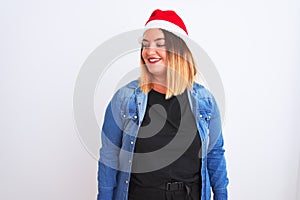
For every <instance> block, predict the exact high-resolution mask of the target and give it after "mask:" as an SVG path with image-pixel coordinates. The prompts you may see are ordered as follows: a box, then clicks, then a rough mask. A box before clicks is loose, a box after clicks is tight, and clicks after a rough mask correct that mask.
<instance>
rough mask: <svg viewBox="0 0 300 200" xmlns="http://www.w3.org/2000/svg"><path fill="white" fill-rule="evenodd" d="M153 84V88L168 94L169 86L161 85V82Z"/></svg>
mask: <svg viewBox="0 0 300 200" xmlns="http://www.w3.org/2000/svg"><path fill="white" fill-rule="evenodd" d="M152 86H153V88H152V89H153V90H155V91H157V92H159V93H162V94H166V92H167V87H166V86H164V85H161V84H159V83H152Z"/></svg>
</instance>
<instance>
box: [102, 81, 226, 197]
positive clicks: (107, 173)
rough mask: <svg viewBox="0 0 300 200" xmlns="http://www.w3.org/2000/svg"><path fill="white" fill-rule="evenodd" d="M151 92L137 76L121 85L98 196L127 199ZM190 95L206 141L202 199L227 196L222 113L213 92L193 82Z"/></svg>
mask: <svg viewBox="0 0 300 200" xmlns="http://www.w3.org/2000/svg"><path fill="white" fill-rule="evenodd" d="M147 98H148V95H147V94H144V93H143V92H142V91H141V88H140V87H139V86H138V81H137V80H134V81H132V82H130V83H128V84H127V85H125V86H124V87H122V88H120V89H119V90H118V91H117V92H116V93H115V94H114V96H113V98H112V99H111V101H110V103H109V104H108V106H107V108H106V112H105V118H104V123H103V127H102V132H101V142H102V147H101V148H100V159H99V162H98V196H97V199H98V200H127V199H128V189H129V181H130V172H131V161H132V159H133V152H134V145H135V142H136V137H137V133H138V129H139V127H140V125H141V123H142V121H143V118H144V115H145V111H146V105H147ZM188 99H189V102H190V106H191V109H192V112H193V114H194V116H195V119H196V123H197V128H198V131H199V134H200V138H201V141H202V157H201V159H202V167H201V170H200V171H201V177H202V189H201V200H209V199H210V198H211V189H212V191H213V194H214V195H213V199H214V200H227V185H228V178H227V170H226V162H225V158H224V149H223V136H222V127H221V119H220V113H219V109H218V106H217V103H216V101H215V98H214V97H213V95H212V94H211V93H210V92H209V91H208V90H207V89H206V88H205V87H204V86H202V85H200V84H198V83H194V84H193V88H192V89H191V90H188Z"/></svg>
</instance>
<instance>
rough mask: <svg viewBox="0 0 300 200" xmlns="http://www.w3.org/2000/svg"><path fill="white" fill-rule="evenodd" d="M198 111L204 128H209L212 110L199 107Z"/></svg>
mask: <svg viewBox="0 0 300 200" xmlns="http://www.w3.org/2000/svg"><path fill="white" fill-rule="evenodd" d="M197 113H198V117H199V119H200V124H201V125H202V126H203V128H204V129H208V127H209V123H210V120H211V116H212V114H211V111H209V110H204V109H199V110H198V112H197Z"/></svg>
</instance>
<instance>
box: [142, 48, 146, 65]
mask: <svg viewBox="0 0 300 200" xmlns="http://www.w3.org/2000/svg"><path fill="white" fill-rule="evenodd" d="M142 58H143V59H144V61H145V62H146V59H145V58H146V53H145V51H142Z"/></svg>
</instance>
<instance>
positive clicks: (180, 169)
mask: <svg viewBox="0 0 300 200" xmlns="http://www.w3.org/2000/svg"><path fill="white" fill-rule="evenodd" d="M166 145H167V147H168V148H165V149H164V147H166ZM162 148H163V149H162ZM200 149H201V140H200V136H199V133H198V130H197V126H196V121H195V118H194V115H193V113H192V111H191V108H190V104H189V100H188V96H187V91H186V90H185V92H184V93H182V94H181V95H177V96H173V97H171V98H170V99H167V100H166V99H165V94H161V93H159V92H157V91H155V90H151V91H150V92H149V93H148V102H147V108H146V112H145V117H144V120H143V122H142V124H141V127H140V129H139V132H138V137H137V140H136V144H135V149H134V152H135V153H149V152H155V151H159V152H158V153H157V152H156V153H157V154H155V155H156V156H151V159H149V160H147V159H146V160H145V159H143V161H142V162H141V161H139V160H138V157H137V156H134V157H133V162H132V170H131V171H132V172H131V181H130V184H137V185H141V186H144V187H147V186H155V185H160V184H162V183H164V182H170V181H183V182H186V183H194V182H199V181H200V176H201V175H200V171H201V170H200V168H201V158H200V157H201V155H200ZM170 158H172V159H171V160H172V161H171V162H169V163H167V164H165V166H163V167H160V165H161V164H160V163H163V162H162V161H166V160H168V159H170ZM143 166H155V167H157V166H159V167H158V168H157V169H156V170H155V171H149V172H142V173H137V171H139V172H140V171H141V169H143ZM136 169H139V170H136Z"/></svg>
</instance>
